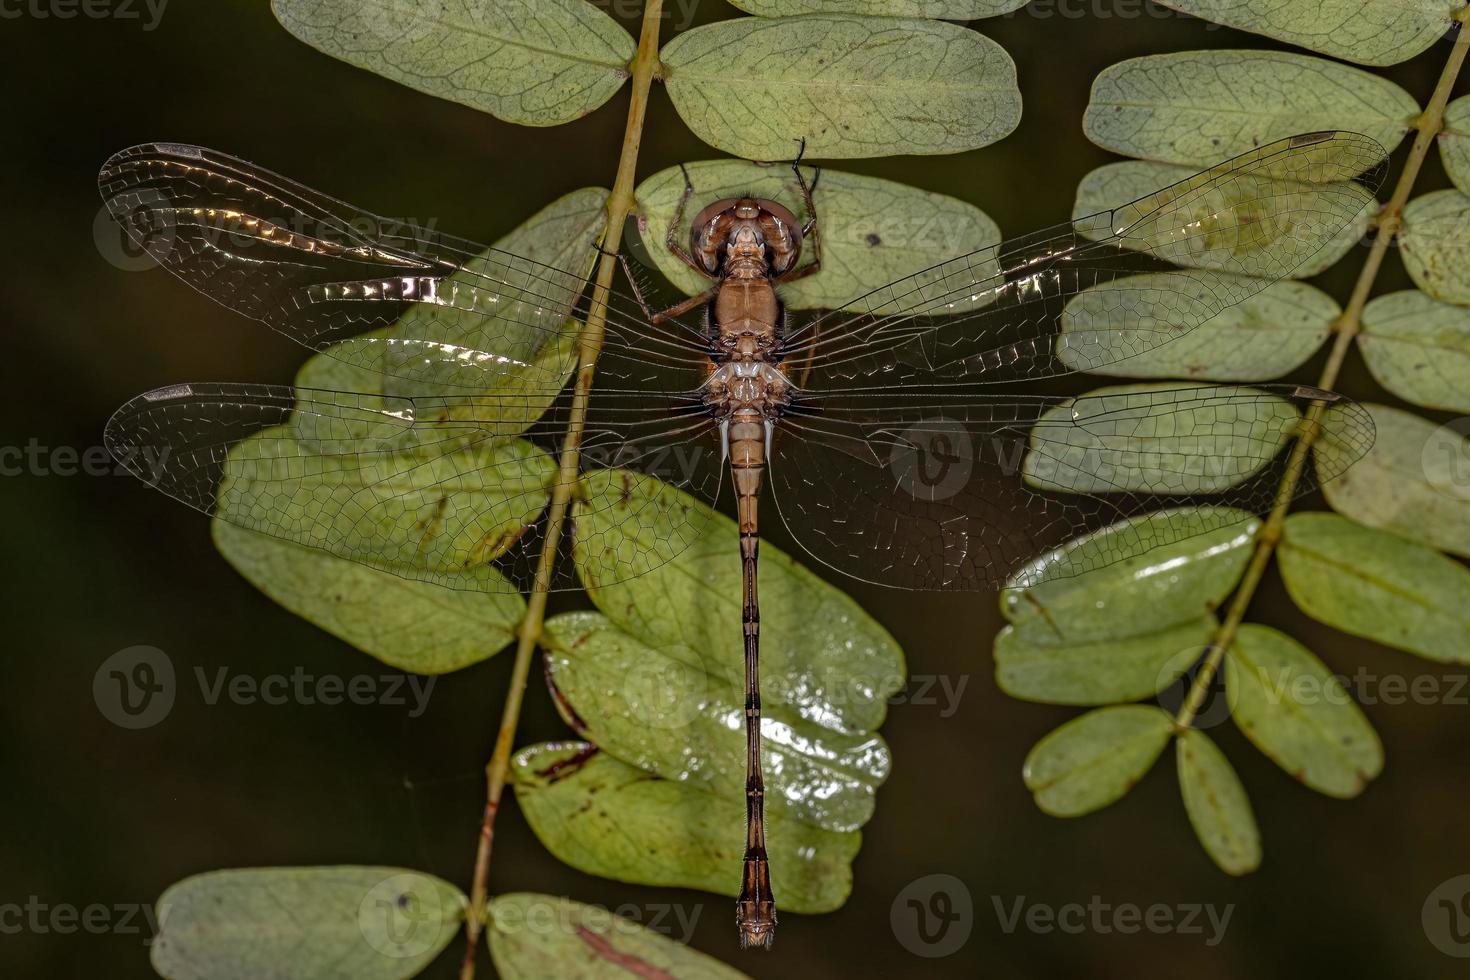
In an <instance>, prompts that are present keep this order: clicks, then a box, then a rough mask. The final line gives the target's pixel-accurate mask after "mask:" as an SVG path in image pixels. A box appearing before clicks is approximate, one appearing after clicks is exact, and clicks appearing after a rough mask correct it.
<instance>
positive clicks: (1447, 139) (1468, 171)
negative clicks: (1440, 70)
mask: <svg viewBox="0 0 1470 980" xmlns="http://www.w3.org/2000/svg"><path fill="white" fill-rule="evenodd" d="M1439 153H1440V159H1442V160H1443V161H1444V169H1445V172H1446V173H1448V174H1449V175H1450V180H1453V181H1454V182H1455V186H1456V187H1458V188H1459V189H1460V190H1462V191H1464V192H1465V193H1466V194H1470V95H1462V96H1460V97H1459V98H1458V99H1456V100H1455V101H1453V102H1451V103H1450V104H1449V105H1448V106H1446V107H1445V110H1444V130H1443V131H1442V132H1441V133H1440V134H1439Z"/></svg>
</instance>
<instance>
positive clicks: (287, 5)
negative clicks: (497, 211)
mask: <svg viewBox="0 0 1470 980" xmlns="http://www.w3.org/2000/svg"><path fill="white" fill-rule="evenodd" d="M271 9H272V10H274V11H275V15H276V19H277V20H279V21H280V22H281V26H282V27H284V28H286V30H288V31H290V32H291V33H292V34H294V35H295V36H296V37H297V38H298V39H300V40H302V41H305V42H306V43H307V44H309V45H311V46H312V47H313V48H316V49H317V50H318V51H320V52H322V53H323V54H328V55H331V56H332V57H333V58H337V59H339V60H341V61H345V62H347V63H348V64H350V65H355V66H356V67H358V68H365V69H367V70H368V71H371V72H373V73H375V74H378V75H382V76H383V77H384V78H387V79H390V80H392V81H395V82H398V83H399V84H400V85H406V86H408V87H409V88H411V89H414V90H415V91H419V92H423V93H425V94H427V95H434V96H438V97H439V98H441V99H449V100H451V101H453V102H458V103H461V104H462V105H467V106H469V107H471V108H473V109H479V110H480V111H481V112H488V113H490V114H491V115H492V116H495V117H496V118H497V119H504V120H505V121H507V122H513V123H520V124H521V125H525V126H555V125H557V124H559V123H565V122H571V121H572V120H573V119H579V118H581V117H582V116H585V115H587V114H588V113H590V112H591V111H592V110H594V109H596V108H597V107H598V106H600V105H602V104H603V103H604V102H606V101H607V100H608V99H610V98H612V97H613V95H614V94H615V93H616V92H617V90H618V89H619V88H621V87H622V85H623V82H624V80H625V79H627V78H628V74H629V72H628V68H627V66H628V62H629V61H631V60H632V58H633V52H634V48H635V45H634V43H633V39H632V38H631V37H630V36H629V35H628V32H627V31H625V30H623V28H622V27H621V26H619V24H618V22H617V21H615V20H613V19H612V18H611V17H609V16H608V15H607V14H606V13H604V12H603V11H602V10H599V9H598V8H597V6H596V5H594V4H590V3H587V2H586V0H442V2H439V3H433V4H423V3H412V2H405V0H271Z"/></svg>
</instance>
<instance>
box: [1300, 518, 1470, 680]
mask: <svg viewBox="0 0 1470 980" xmlns="http://www.w3.org/2000/svg"><path fill="white" fill-rule="evenodd" d="M1278 553H1279V555H1280V561H1281V577H1282V578H1283V579H1284V580H1285V582H1286V589H1287V592H1289V593H1290V594H1291V598H1292V601H1293V602H1295V603H1296V604H1297V605H1298V606H1300V607H1301V610H1302V612H1304V613H1306V614H1307V615H1308V616H1311V617H1312V618H1313V619H1317V620H1321V621H1322V622H1324V623H1326V624H1327V625H1328V626H1333V627H1336V628H1337V629H1340V630H1342V631H1343V632H1345V633H1352V634H1353V635H1355V636H1364V637H1367V638H1368V639H1370V640H1377V641H1378V642H1379V643H1384V644H1387V645H1388V646H1391V647H1397V648H1399V649H1401V650H1408V651H1409V652H1410V653H1416V654H1418V655H1419V656H1421V657H1428V658H1429V659H1430V660H1438V661H1441V662H1444V663H1470V645H1467V644H1466V642H1465V638H1466V637H1467V636H1470V569H1467V568H1465V566H1464V565H1461V564H1460V563H1459V562H1457V561H1455V560H1454V559H1452V558H1446V557H1445V556H1444V555H1442V554H1440V553H1439V552H1437V551H1434V550H1433V549H1431V548H1426V547H1424V546H1423V545H1417V544H1414V543H1412V542H1410V541H1406V540H1404V539H1403V538H1401V537H1399V536H1398V535H1396V534H1390V533H1388V532H1387V531H1376V530H1373V529H1371V528H1366V527H1362V526H1360V525H1357V524H1354V523H1353V522H1352V521H1350V520H1348V519H1347V518H1345V517H1338V516H1337V515H1336V514H1311V513H1302V514H1293V515H1292V516H1291V517H1288V518H1287V519H1286V526H1285V529H1284V530H1283V533H1282V538H1281V546H1280V549H1279V552H1278Z"/></svg>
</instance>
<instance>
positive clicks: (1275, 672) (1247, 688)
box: [1225, 623, 1383, 799]
mask: <svg viewBox="0 0 1470 980" xmlns="http://www.w3.org/2000/svg"><path fill="white" fill-rule="evenodd" d="M1225 694H1226V697H1227V698H1229V700H1230V714H1231V717H1233V718H1234V719H1235V723H1236V724H1237V725H1238V726H1240V730H1241V731H1242V732H1244V733H1245V735H1246V737H1247V738H1249V739H1250V740H1251V741H1252V742H1254V743H1255V744H1256V747H1257V748H1258V749H1260V750H1261V751H1262V752H1264V753H1265V754H1266V755H1267V757H1269V758H1270V759H1271V761H1273V762H1275V763H1276V764H1277V765H1278V766H1280V767H1281V768H1282V769H1284V770H1286V771H1287V772H1288V773H1290V774H1291V775H1292V776H1294V777H1296V778H1297V779H1299V780H1301V781H1302V782H1303V783H1305V784H1306V785H1307V786H1310V787H1311V788H1312V789H1314V790H1316V791H1317V792H1319V793H1326V794H1327V795H1328V796H1336V797H1340V798H1342V799H1348V798H1349V797H1353V796H1357V795H1358V794H1359V793H1361V792H1362V791H1363V790H1364V789H1366V788H1367V786H1368V782H1369V781H1370V780H1372V779H1374V778H1375V777H1376V776H1377V775H1378V774H1379V773H1380V772H1381V771H1382V770H1383V745H1382V743H1381V742H1379V740H1378V733H1377V732H1375V731H1374V730H1373V726H1372V725H1371V724H1369V723H1368V719H1367V718H1365V717H1364V716H1363V712H1362V711H1360V710H1359V709H1358V706H1357V705H1356V704H1354V703H1353V698H1352V695H1350V694H1348V692H1347V691H1345V690H1343V687H1342V685H1341V684H1339V683H1338V681H1337V678H1335V677H1333V676H1332V673H1331V672H1330V671H1329V670H1328V669H1327V667H1326V665H1324V664H1323V663H1322V661H1320V660H1318V659H1317V658H1316V657H1315V656H1313V655H1312V652H1311V651H1310V650H1308V649H1307V648H1306V647H1304V646H1302V645H1301V644H1300V643H1298V642H1297V641H1296V640H1293V639H1292V638H1291V637H1289V636H1287V635H1286V634H1285V633H1282V632H1281V631H1279V630H1274V629H1272V628H1270V627H1269V626H1258V625H1256V624H1254V623H1245V624H1243V625H1241V627H1240V628H1239V630H1238V631H1237V632H1236V634H1235V640H1234V642H1233V643H1231V645H1230V649H1229V651H1228V653H1227V655H1226V657H1225Z"/></svg>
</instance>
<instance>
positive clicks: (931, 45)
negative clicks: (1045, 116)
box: [659, 14, 1021, 160]
mask: <svg viewBox="0 0 1470 980" xmlns="http://www.w3.org/2000/svg"><path fill="white" fill-rule="evenodd" d="M732 51H739V52H740V84H739V85H735V86H732V85H731V84H730V78H731V76H730V52H732ZM659 58H660V60H661V61H662V62H663V64H664V67H665V69H666V73H667V74H666V78H665V80H666V83H667V87H668V90H669V97H670V98H671V99H673V101H674V108H675V109H677V110H678V112H679V115H680V116H681V117H683V119H684V122H685V123H686V124H688V126H689V128H690V129H692V130H694V132H695V134H696V135H697V136H699V138H700V139H702V140H704V141H705V142H706V143H708V144H710V145H711V146H713V147H716V148H717V149H721V150H724V151H726V152H727V153H732V154H734V155H736V156H743V157H747V158H749V159H752V160H785V159H790V158H791V156H792V155H793V154H794V153H795V150H796V141H797V140H798V139H805V140H806V141H807V152H808V153H809V154H810V155H811V156H812V157H814V158H817V157H821V158H829V159H830V158H835V157H875V156H889V155H893V154H899V153H919V154H934V153H958V152H960V151H961V150H973V149H975V148H977V147H981V146H988V145H989V144H991V143H994V142H995V141H996V140H999V139H1000V138H1001V137H1003V136H1005V135H1006V134H1008V133H1009V132H1010V131H1011V130H1013V129H1015V128H1016V124H1017V123H1018V122H1020V119H1021V92H1020V89H1018V88H1017V87H1016V66H1015V63H1014V62H1012V61H1011V59H1010V56H1009V55H1007V54H1006V52H1005V50H1004V49H1003V48H1001V46H1000V45H998V44H996V43H995V42H994V41H992V40H990V39H989V38H987V37H985V36H984V35H982V34H978V33H976V32H975V31H972V30H968V29H967V28H964V27H960V26H959V25H957V24H949V23H945V22H943V21H932V20H911V19H901V18H893V17H858V16H848V15H841V14H812V15H810V16H806V17H782V18H777V19H765V18H759V17H739V18H735V19H734V20H722V21H718V22H716V23H713V24H706V25H704V26H703V27H696V28H694V29H693V30H689V31H685V32H684V33H683V34H680V35H678V36H677V37H675V38H674V39H673V40H672V41H670V42H669V43H668V44H666V45H665V46H664V48H663V51H662V52H661V53H660V55H659Z"/></svg>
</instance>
